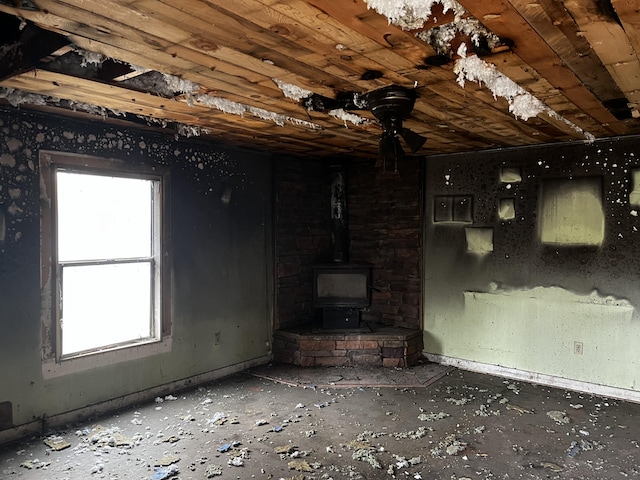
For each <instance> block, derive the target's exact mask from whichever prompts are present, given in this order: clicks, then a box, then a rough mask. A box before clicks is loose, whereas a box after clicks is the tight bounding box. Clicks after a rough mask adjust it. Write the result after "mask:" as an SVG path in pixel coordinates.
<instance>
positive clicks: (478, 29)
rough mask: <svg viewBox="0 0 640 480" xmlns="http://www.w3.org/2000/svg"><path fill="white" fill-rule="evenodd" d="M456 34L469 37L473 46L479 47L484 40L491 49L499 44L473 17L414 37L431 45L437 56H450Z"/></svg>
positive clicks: (422, 32)
mask: <svg viewBox="0 0 640 480" xmlns="http://www.w3.org/2000/svg"><path fill="white" fill-rule="evenodd" d="M458 34H462V35H466V36H469V38H470V39H471V42H472V43H473V44H474V45H475V46H480V41H481V40H486V42H487V46H488V47H489V48H491V49H493V48H495V47H497V46H498V45H500V43H501V41H500V38H499V37H498V36H497V35H495V34H494V33H493V32H491V31H489V30H487V29H486V28H485V27H484V25H482V24H481V23H480V22H479V21H478V20H477V19H475V18H473V17H469V18H463V19H460V20H457V21H455V22H452V23H447V24H445V25H441V26H439V27H435V28H431V29H429V30H422V31H420V32H418V33H416V37H417V38H419V39H420V40H422V41H423V42H426V43H428V44H429V45H431V46H432V47H433V48H434V50H435V51H436V52H437V53H438V54H440V55H447V56H451V55H452V54H453V53H454V52H453V51H452V47H451V43H452V41H453V39H454V38H455V37H456V35H458Z"/></svg>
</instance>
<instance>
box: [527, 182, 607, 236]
mask: <svg viewBox="0 0 640 480" xmlns="http://www.w3.org/2000/svg"><path fill="white" fill-rule="evenodd" d="M539 218H540V224H539V229H540V232H539V234H540V240H541V242H542V243H543V244H548V245H555V246H562V245H564V246H600V245H602V242H603V241H604V233H605V232H604V225H605V218H604V207H603V202H602V178H601V177H582V178H574V179H549V180H545V181H544V182H543V183H542V192H541V196H540V211H539Z"/></svg>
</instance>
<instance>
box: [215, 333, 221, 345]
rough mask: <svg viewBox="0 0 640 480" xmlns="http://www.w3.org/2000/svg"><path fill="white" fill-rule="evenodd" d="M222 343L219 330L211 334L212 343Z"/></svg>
mask: <svg viewBox="0 0 640 480" xmlns="http://www.w3.org/2000/svg"><path fill="white" fill-rule="evenodd" d="M221 343H222V334H221V333H220V332H216V333H214V334H213V344H214V345H220V344H221Z"/></svg>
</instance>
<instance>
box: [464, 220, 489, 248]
mask: <svg viewBox="0 0 640 480" xmlns="http://www.w3.org/2000/svg"><path fill="white" fill-rule="evenodd" d="M464 233H465V236H466V239H467V252H471V253H477V254H480V255H485V254H487V253H491V252H493V228H474V227H466V228H465V229H464Z"/></svg>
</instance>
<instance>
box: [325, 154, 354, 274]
mask: <svg viewBox="0 0 640 480" xmlns="http://www.w3.org/2000/svg"><path fill="white" fill-rule="evenodd" d="M330 169H331V242H332V247H333V252H332V255H333V261H334V262H336V263H345V262H348V261H349V223H348V220H347V181H346V177H347V174H346V171H345V167H344V165H331V167H330Z"/></svg>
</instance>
